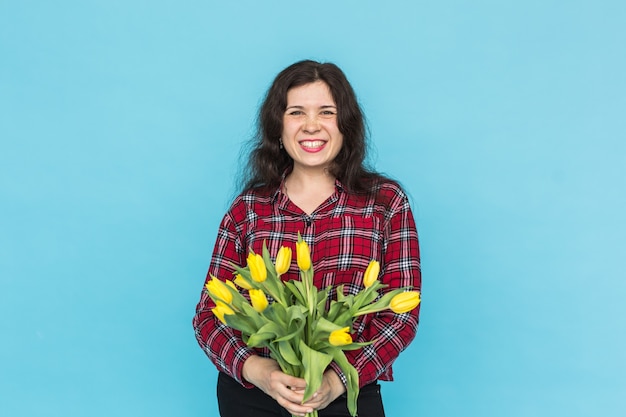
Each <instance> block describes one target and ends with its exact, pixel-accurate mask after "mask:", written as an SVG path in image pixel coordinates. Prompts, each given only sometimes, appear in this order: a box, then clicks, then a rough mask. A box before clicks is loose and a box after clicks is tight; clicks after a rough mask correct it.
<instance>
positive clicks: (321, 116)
mask: <svg viewBox="0 0 626 417" xmlns="http://www.w3.org/2000/svg"><path fill="white" fill-rule="evenodd" d="M282 141H283V145H284V146H285V150H286V151H287V153H288V154H289V156H291V158H292V159H293V161H294V171H295V170H301V169H304V170H309V171H310V170H324V169H325V168H327V167H328V166H329V165H330V163H331V162H332V161H333V160H334V159H335V157H336V156H337V154H338V153H339V151H340V150H341V146H342V145H343V135H342V134H341V132H340V131H339V127H338V126H337V106H336V105H335V101H334V100H333V96H332V94H331V93H330V89H329V88H328V85H326V83H325V82H323V81H316V82H314V83H310V84H305V85H302V86H300V87H294V88H292V89H291V90H289V91H288V92H287V109H286V110H285V114H284V115H283V134H282Z"/></svg>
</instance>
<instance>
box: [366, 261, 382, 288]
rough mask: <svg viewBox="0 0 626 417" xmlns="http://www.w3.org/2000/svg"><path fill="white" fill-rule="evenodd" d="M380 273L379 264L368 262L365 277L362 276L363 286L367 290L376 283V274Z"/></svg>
mask: <svg viewBox="0 0 626 417" xmlns="http://www.w3.org/2000/svg"><path fill="white" fill-rule="evenodd" d="M379 273H380V264H379V263H378V262H377V261H374V260H372V261H370V263H369V265H368V266H367V269H366V270H365V275H363V285H365V288H369V287H371V286H372V284H374V282H376V280H377V279H378V274H379Z"/></svg>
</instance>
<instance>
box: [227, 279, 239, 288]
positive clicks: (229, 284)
mask: <svg viewBox="0 0 626 417" xmlns="http://www.w3.org/2000/svg"><path fill="white" fill-rule="evenodd" d="M225 282H226V285H228V286H229V287H230V288H232V289H233V290H235V291H239V290H238V289H237V287H235V284H234V283H233V282H232V281H231V280H229V279H227V280H226V281H225Z"/></svg>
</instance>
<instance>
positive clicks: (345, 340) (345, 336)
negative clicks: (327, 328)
mask: <svg viewBox="0 0 626 417" xmlns="http://www.w3.org/2000/svg"><path fill="white" fill-rule="evenodd" d="M349 330H350V328H349V327H344V328H342V329H339V330H335V331H333V332H331V333H330V336H329V337H328V342H329V343H330V344H331V345H333V346H345V345H349V344H350V343H352V336H350V333H348V331H349Z"/></svg>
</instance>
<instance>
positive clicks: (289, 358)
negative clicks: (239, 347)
mask: <svg viewBox="0 0 626 417" xmlns="http://www.w3.org/2000/svg"><path fill="white" fill-rule="evenodd" d="M296 256H297V263H298V268H299V271H300V281H296V280H291V281H283V280H282V279H281V275H283V274H284V273H286V272H287V271H288V270H289V267H290V265H291V258H292V252H291V249H290V248H288V247H285V246H283V247H281V248H280V250H279V251H278V254H277V255H276V258H275V262H272V258H271V256H270V253H269V251H268V249H267V247H266V245H265V243H264V244H263V253H262V254H256V253H254V252H250V254H249V255H248V258H247V266H245V267H240V266H237V265H234V267H235V270H236V277H235V279H234V280H232V281H231V280H227V281H225V282H224V281H221V280H219V279H217V278H215V277H211V279H210V280H209V281H208V282H207V284H206V288H207V290H208V293H209V296H210V297H211V299H212V300H213V301H214V302H215V307H214V308H213V309H212V311H213V314H215V316H216V317H218V318H219V320H220V321H222V322H223V323H224V324H226V325H228V326H229V327H232V328H234V329H237V330H239V331H240V332H241V334H242V337H243V340H244V342H245V343H246V344H247V345H248V346H249V347H251V348H254V347H266V348H268V349H269V351H270V356H271V357H272V358H273V359H275V360H276V361H277V362H278V364H279V365H280V367H281V369H282V371H283V372H284V373H286V374H289V375H292V376H296V377H299V378H304V380H305V381H306V389H305V392H304V400H305V401H307V400H308V399H309V398H310V397H311V396H312V395H313V394H314V393H315V391H317V389H318V388H319V387H320V385H321V383H322V377H323V374H324V371H325V370H326V368H327V367H328V365H329V364H330V363H331V362H332V361H335V363H336V364H337V365H338V366H339V367H340V368H341V370H342V372H343V373H344V375H345V376H346V378H347V387H346V388H347V396H348V410H349V411H350V414H351V415H352V416H355V415H356V408H357V397H358V394H359V375H358V373H357V371H356V369H355V368H354V366H352V365H351V364H350V363H349V362H348V360H347V358H346V355H345V354H344V351H345V350H352V349H359V348H361V347H362V346H365V345H367V344H370V343H372V341H369V342H365V343H355V342H353V341H352V336H351V335H350V330H351V328H352V324H353V322H354V320H355V319H356V318H357V317H359V316H361V315H364V314H370V313H375V312H378V311H382V310H386V309H391V310H392V311H393V312H395V313H397V314H401V313H406V312H408V311H411V310H413V309H414V308H416V307H417V306H418V305H419V303H420V293H419V292H418V291H408V290H409V289H410V288H398V289H395V290H392V291H389V292H387V293H385V294H384V295H381V294H379V293H378V290H379V289H381V288H384V287H385V285H383V284H382V283H381V282H380V281H379V280H378V275H379V273H380V265H379V263H378V262H377V261H375V260H373V261H371V262H370V264H369V265H368V267H367V269H366V271H365V274H364V277H363V285H364V289H363V290H361V291H360V292H359V293H358V294H356V295H354V294H350V295H345V294H344V293H343V285H340V286H338V287H337V291H336V293H337V296H336V299H335V300H330V302H328V296H329V293H330V290H331V288H330V287H328V288H325V289H323V290H319V289H317V288H316V287H315V285H313V267H312V264H311V255H310V251H309V247H308V245H307V243H306V242H305V241H304V240H302V237H301V236H300V235H298V241H297V243H296ZM237 287H239V288H242V289H243V290H247V291H248V295H249V298H250V301H248V299H247V298H246V297H244V296H243V295H242V294H241V292H240V290H239V289H238V288H237ZM268 296H269V297H270V299H269V300H268ZM308 416H310V417H317V410H316V411H314V412H313V413H310V414H309V415H308Z"/></svg>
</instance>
